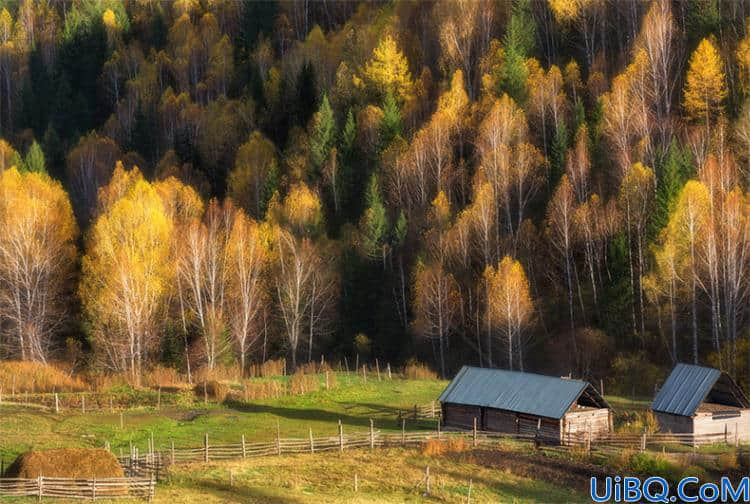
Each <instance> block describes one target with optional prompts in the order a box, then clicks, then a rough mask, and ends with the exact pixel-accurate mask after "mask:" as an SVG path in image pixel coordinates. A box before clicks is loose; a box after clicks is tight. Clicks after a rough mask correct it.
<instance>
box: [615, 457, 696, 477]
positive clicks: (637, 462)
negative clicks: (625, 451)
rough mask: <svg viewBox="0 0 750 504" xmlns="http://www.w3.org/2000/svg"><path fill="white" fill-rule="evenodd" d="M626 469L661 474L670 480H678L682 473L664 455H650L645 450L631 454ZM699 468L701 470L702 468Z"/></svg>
mask: <svg viewBox="0 0 750 504" xmlns="http://www.w3.org/2000/svg"><path fill="white" fill-rule="evenodd" d="M626 469H627V470H629V471H632V472H634V473H638V474H642V475H647V476H662V477H664V478H666V479H667V480H669V481H672V482H676V481H679V480H680V479H681V475H682V474H683V472H682V471H681V469H680V467H679V466H678V465H676V464H674V463H673V462H670V461H669V460H667V459H666V458H665V457H663V456H661V455H652V454H650V453H647V452H639V453H634V454H633V455H631V457H630V460H628V463H627V467H626ZM699 469H700V468H699ZM700 470H701V471H702V469H700Z"/></svg>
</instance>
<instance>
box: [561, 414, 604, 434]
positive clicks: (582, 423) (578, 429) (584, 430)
mask: <svg viewBox="0 0 750 504" xmlns="http://www.w3.org/2000/svg"><path fill="white" fill-rule="evenodd" d="M610 414H611V413H610V410H609V409H607V408H598V409H585V410H579V411H569V412H568V413H566V414H565V416H564V417H563V425H562V431H563V437H565V436H574V437H575V436H584V435H586V436H587V435H588V432H589V431H591V439H596V438H598V437H601V436H606V435H607V434H609V426H610V421H609V417H610Z"/></svg>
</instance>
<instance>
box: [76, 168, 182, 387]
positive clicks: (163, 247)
mask: <svg viewBox="0 0 750 504" xmlns="http://www.w3.org/2000/svg"><path fill="white" fill-rule="evenodd" d="M111 185H112V190H109V188H108V189H106V190H103V191H102V193H103V195H104V198H106V200H107V201H106V205H103V212H102V213H101V215H99V217H98V218H97V220H96V222H95V223H94V225H93V227H92V229H91V234H90V236H89V240H88V244H87V245H88V246H87V253H86V255H85V256H84V257H83V264H82V269H83V279H82V281H81V285H80V289H79V290H80V296H81V300H82V302H83V306H84V311H85V313H86V317H87V319H88V322H89V324H90V326H91V328H92V339H93V342H94V345H95V346H96V347H98V349H99V350H100V351H102V353H103V354H105V355H107V356H108V358H109V359H110V365H111V366H113V367H115V368H116V369H120V370H126V371H128V372H130V373H131V375H132V376H133V377H134V378H135V379H136V380H137V379H138V378H139V377H140V373H141V368H142V363H143V361H144V360H145V358H146V356H147V355H148V354H149V352H150V351H152V350H153V349H154V346H155V344H156V343H157V341H158V339H157V335H158V330H159V324H160V323H161V322H163V315H162V309H163V307H164V302H165V300H166V296H167V294H168V292H169V290H170V288H171V285H172V279H173V277H174V269H173V257H172V230H173V224H172V221H171V219H170V218H169V215H168V212H167V208H166V207H165V205H164V203H163V201H162V199H161V198H160V197H159V194H158V192H157V191H156V189H155V188H154V187H153V186H152V185H151V184H150V183H149V182H147V181H146V180H144V179H143V177H142V176H141V175H140V172H137V171H135V169H134V170H132V171H131V172H125V171H124V170H119V171H118V170H116V171H115V175H114V177H113V180H112V184H111ZM123 187H124V188H125V189H124V190H123V191H120V188H123ZM117 193H120V196H119V198H115V197H113V195H114V194H117Z"/></svg>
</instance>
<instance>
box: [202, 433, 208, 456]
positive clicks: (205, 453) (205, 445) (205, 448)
mask: <svg viewBox="0 0 750 504" xmlns="http://www.w3.org/2000/svg"><path fill="white" fill-rule="evenodd" d="M203 462H208V432H206V433H205V434H203Z"/></svg>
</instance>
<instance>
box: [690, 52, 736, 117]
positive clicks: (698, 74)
mask: <svg viewBox="0 0 750 504" xmlns="http://www.w3.org/2000/svg"><path fill="white" fill-rule="evenodd" d="M689 65H690V66H689V68H688V72H687V76H686V77H685V89H684V93H685V112H686V113H687V115H688V117H690V118H691V119H693V120H696V121H705V122H706V123H708V122H710V120H711V117H712V116H714V115H716V114H719V113H720V112H721V111H722V102H723V101H724V99H725V98H726V97H727V93H728V92H727V85H726V79H725V76H724V69H723V68H722V61H721V55H720V54H719V51H718V50H717V49H716V46H714V44H713V42H711V41H710V40H709V39H703V40H701V42H700V44H698V48H697V49H696V50H695V51H694V52H693V54H692V55H691V56H690V64H689Z"/></svg>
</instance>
